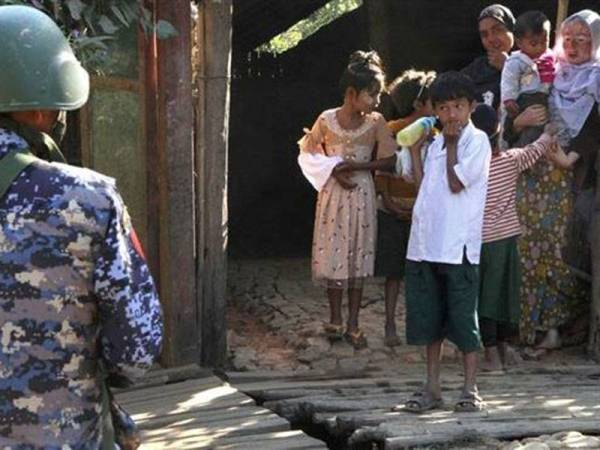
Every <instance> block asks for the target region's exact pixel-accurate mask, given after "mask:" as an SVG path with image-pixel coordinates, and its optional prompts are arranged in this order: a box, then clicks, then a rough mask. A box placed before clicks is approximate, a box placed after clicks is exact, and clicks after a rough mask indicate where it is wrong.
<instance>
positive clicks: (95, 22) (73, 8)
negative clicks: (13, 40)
mask: <svg viewBox="0 0 600 450" xmlns="http://www.w3.org/2000/svg"><path fill="white" fill-rule="evenodd" d="M0 5H27V6H34V7H36V8H38V9H40V10H42V11H44V12H45V13H47V14H49V15H50V16H51V17H52V18H53V19H54V20H55V21H56V23H58V25H59V26H60V27H61V28H62V30H63V32H64V33H65V35H66V36H68V38H69V40H70V41H71V43H72V45H73V48H74V49H75V51H76V53H77V55H78V57H79V58H80V59H81V60H82V62H83V64H84V65H86V66H92V65H94V66H95V65H97V64H98V62H99V61H100V62H101V61H102V59H103V58H106V54H107V45H106V43H107V41H110V40H112V39H114V36H115V35H117V34H118V33H119V32H120V31H121V30H123V29H126V28H129V27H131V26H132V25H134V26H140V27H141V29H142V30H143V31H144V32H145V33H147V34H149V33H156V36H157V37H158V38H159V39H167V38H170V37H173V36H177V30H176V29H175V28H174V27H173V25H171V24H170V23H169V22H167V21H164V20H159V21H158V22H156V23H154V20H153V17H152V14H151V12H150V11H148V9H147V8H145V7H144V5H143V1H142V0H0Z"/></svg>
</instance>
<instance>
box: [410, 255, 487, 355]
mask: <svg viewBox="0 0 600 450" xmlns="http://www.w3.org/2000/svg"><path fill="white" fill-rule="evenodd" d="M405 276H406V341H407V343H408V344H411V345H429V344H432V343H434V342H436V341H440V340H442V339H444V338H448V339H449V340H450V341H452V342H454V343H455V344H456V346H457V347H458V348H459V350H460V351H461V352H463V353H470V352H473V351H476V350H479V349H480V348H481V338H480V335H479V324H478V320H477V294H478V290H479V274H478V266H477V265H473V264H470V263H469V262H466V261H465V262H463V263H462V264H442V263H432V262H427V261H420V262H416V261H410V260H408V261H406V275H405Z"/></svg>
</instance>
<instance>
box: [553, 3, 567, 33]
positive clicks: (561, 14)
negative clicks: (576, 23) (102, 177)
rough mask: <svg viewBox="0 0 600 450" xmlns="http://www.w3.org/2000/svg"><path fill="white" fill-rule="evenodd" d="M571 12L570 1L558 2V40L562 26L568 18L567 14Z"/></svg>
mask: <svg viewBox="0 0 600 450" xmlns="http://www.w3.org/2000/svg"><path fill="white" fill-rule="evenodd" d="M568 11H569V0H558V8H557V11H556V34H555V37H556V38H558V31H559V30H560V24H561V23H563V20H565V19H566V18H567V14H568Z"/></svg>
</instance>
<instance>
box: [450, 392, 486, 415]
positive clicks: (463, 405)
mask: <svg viewBox="0 0 600 450" xmlns="http://www.w3.org/2000/svg"><path fill="white" fill-rule="evenodd" d="M484 409H485V402H484V401H483V398H481V395H479V392H477V391H470V392H463V393H462V395H461V396H460V398H459V399H458V401H457V402H456V404H455V405H454V411H455V412H480V411H483V410H484Z"/></svg>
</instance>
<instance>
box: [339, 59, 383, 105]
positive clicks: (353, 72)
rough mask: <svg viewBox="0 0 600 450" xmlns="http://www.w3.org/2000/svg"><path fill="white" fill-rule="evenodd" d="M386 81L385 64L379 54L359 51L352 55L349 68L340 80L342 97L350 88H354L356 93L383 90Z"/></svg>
mask: <svg viewBox="0 0 600 450" xmlns="http://www.w3.org/2000/svg"><path fill="white" fill-rule="evenodd" d="M384 81H385V73H384V71H383V64H382V63H381V58H379V55H378V54H377V52H376V51H370V52H365V51H362V50H357V51H355V52H354V53H352V54H351V55H350V59H349V60H348V67H346V69H345V70H344V73H343V74H342V77H341V78H340V90H341V91H342V95H344V94H345V93H346V90H347V89H348V88H354V89H355V90H356V92H360V91H362V90H364V89H366V90H367V91H374V90H375V89H378V90H381V89H382V88H383V84H384Z"/></svg>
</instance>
